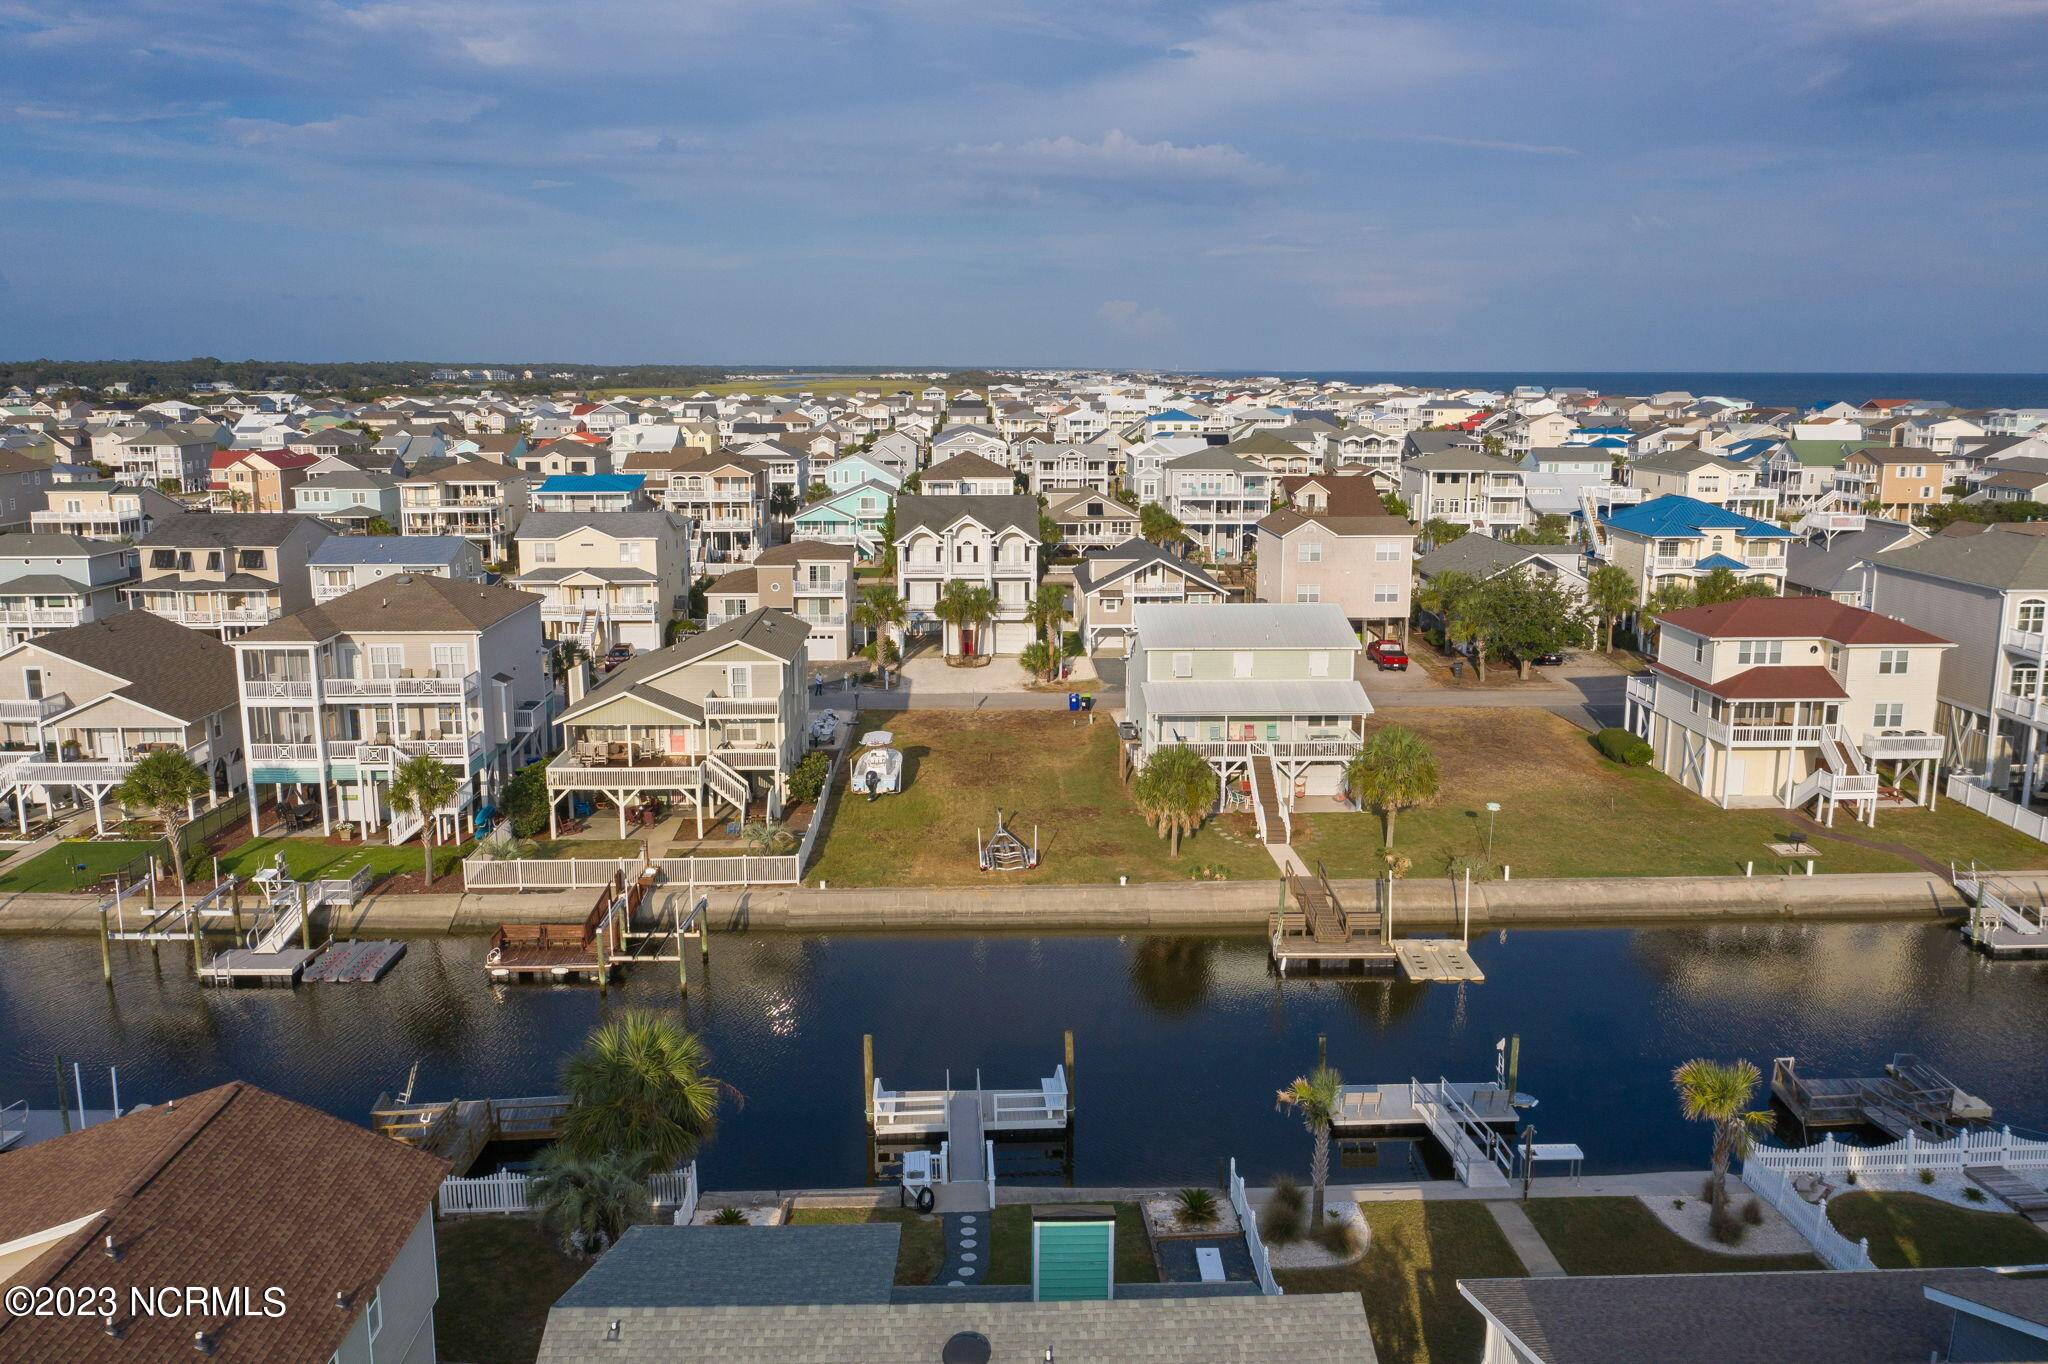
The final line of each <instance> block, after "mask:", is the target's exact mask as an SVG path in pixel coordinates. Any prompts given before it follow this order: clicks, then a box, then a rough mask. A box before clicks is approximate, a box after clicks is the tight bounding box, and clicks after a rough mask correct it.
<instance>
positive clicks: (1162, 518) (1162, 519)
mask: <svg viewBox="0 0 2048 1364" xmlns="http://www.w3.org/2000/svg"><path fill="white" fill-rule="evenodd" d="M1138 534H1139V535H1141V536H1143V537H1144V538H1145V539H1147V540H1149V541H1151V542H1152V543H1153V544H1155V545H1161V546H1166V545H1177V544H1179V543H1181V542H1182V541H1184V540H1186V539H1187V538H1188V528H1187V527H1186V526H1184V525H1182V524H1181V523H1180V518H1179V517H1177V516H1175V515H1174V514H1173V513H1172V512H1170V511H1168V510H1167V509H1166V508H1164V507H1162V506H1160V505H1159V504H1158V503H1157V502H1147V503H1146V504H1145V505H1144V506H1142V507H1140V508H1139V509H1138Z"/></svg>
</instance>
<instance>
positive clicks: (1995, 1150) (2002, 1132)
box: [1742, 1127, 2048, 1175]
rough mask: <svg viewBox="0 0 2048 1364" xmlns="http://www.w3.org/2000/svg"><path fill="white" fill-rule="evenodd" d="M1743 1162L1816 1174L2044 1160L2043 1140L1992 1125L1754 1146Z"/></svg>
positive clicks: (2047, 1161) (2047, 1156)
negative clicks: (1883, 1139)
mask: <svg viewBox="0 0 2048 1364" xmlns="http://www.w3.org/2000/svg"><path fill="white" fill-rule="evenodd" d="M1742 1165H1743V1168H1744V1169H1745V1170H1748V1169H1765V1170H1780V1171H1784V1172H1785V1173H1788V1174H1797V1173H1800V1172H1810V1173H1813V1174H1819V1175H1839V1174H1847V1173H1849V1172H1850V1171H1852V1170H1853V1171H1856V1172H1857V1173H1859V1174H1860V1173H1862V1172H1863V1171H1866V1170H1869V1171H1879V1170H1890V1171H1899V1172H1907V1173H1910V1172H1911V1171H1914V1170H1961V1169H1963V1168H1964V1167H1965V1166H1969V1165H2003V1166H2006V1167H2007V1168H2008V1169H2017V1168H2023V1167H2033V1168H2039V1167H2041V1166H2048V1141H2030V1140H2028V1139H2027V1138H2025V1137H2016V1136H2014V1135H2013V1134H2012V1129H2011V1128H2010V1127H2001V1128H1999V1129H1998V1130H1997V1131H1995V1132H1993V1131H1988V1130H1987V1131H1981V1132H1964V1133H1962V1134H1961V1135H1960V1136H1955V1137H1951V1138H1949V1139H1948V1140H1947V1141H1928V1140H1926V1139H1925V1138H1923V1137H1916V1136H1914V1135H1913V1134H1912V1133H1910V1132H1908V1133H1907V1134H1906V1136H1905V1138H1904V1139H1903V1140H1901V1141H1895V1142H1891V1143H1889V1144H1888V1145H1885V1146H1852V1145H1850V1144H1849V1143H1847V1142H1841V1141H1836V1140H1835V1138H1834V1137H1833V1135H1832V1134H1831V1135H1829V1136H1827V1137H1826V1138H1824V1139H1822V1140H1820V1141H1817V1142H1815V1143H1814V1144H1813V1145H1811V1146H1801V1147H1798V1148H1797V1149H1794V1150H1785V1149H1781V1148H1778V1147H1773V1146H1756V1147H1754V1148H1752V1149H1751V1151H1750V1153H1749V1155H1748V1157H1747V1158H1745V1159H1744V1160H1743V1162H1742Z"/></svg>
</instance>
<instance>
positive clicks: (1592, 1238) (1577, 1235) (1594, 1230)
mask: <svg viewBox="0 0 2048 1364" xmlns="http://www.w3.org/2000/svg"><path fill="white" fill-rule="evenodd" d="M1522 1207H1523V1210H1524V1211H1526V1212H1527V1213H1528V1214H1529V1220H1530V1221H1531V1222H1534V1223H1535V1224H1536V1230H1537V1231H1539V1232H1541V1233H1542V1234H1543V1240H1544V1242H1545V1244H1547V1245H1548V1246H1549V1247H1550V1250H1551V1253H1552V1254H1553V1255H1555V1256H1557V1262H1558V1263H1559V1264H1561V1265H1563V1266H1564V1272H1565V1273H1567V1274H1714V1273H1725V1272H1727V1271H1729V1270H1744V1269H1758V1270H1761V1269H1821V1268H1823V1267H1824V1266H1823V1265H1822V1264H1821V1262H1820V1260H1819V1258H1818V1257H1816V1256H1813V1255H1723V1254H1721V1253H1720V1252H1719V1251H1713V1250H1704V1249H1702V1248H1700V1247H1699V1246H1696V1245H1694V1244H1693V1243H1692V1242H1690V1241H1688V1240H1686V1239H1685V1238H1684V1237H1682V1236H1680V1235H1678V1234H1677V1233H1676V1232H1674V1231H1671V1230H1669V1229H1668V1228H1666V1227H1665V1225H1664V1224H1663V1223H1662V1222H1659V1221H1658V1220H1657V1214H1655V1213H1653V1212H1651V1211H1650V1210H1649V1209H1648V1208H1646V1207H1644V1206H1643V1202H1642V1200H1641V1199H1639V1198H1532V1199H1530V1200H1529V1201H1528V1202H1527V1203H1525V1204H1523V1205H1522Z"/></svg>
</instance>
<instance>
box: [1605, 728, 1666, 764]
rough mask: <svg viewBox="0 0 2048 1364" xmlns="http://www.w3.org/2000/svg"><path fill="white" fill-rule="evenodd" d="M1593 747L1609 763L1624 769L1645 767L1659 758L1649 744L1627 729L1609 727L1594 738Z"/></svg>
mask: <svg viewBox="0 0 2048 1364" xmlns="http://www.w3.org/2000/svg"><path fill="white" fill-rule="evenodd" d="M1593 746H1594V747H1595V748H1597V749H1599V750H1600V752H1601V753H1602V754H1604V755H1605V756H1606V757H1607V758H1608V760H1609V761H1611V762H1618V763H1620V764H1621V765H1622V766H1623V767H1644V766H1647V765H1648V764H1649V761H1650V759H1652V758H1654V757H1656V756H1657V753H1656V750H1655V749H1653V748H1651V747H1650V745H1649V744H1647V743H1645V742H1644V741H1643V740H1642V739H1640V738H1637V737H1636V736H1635V735H1633V734H1631V733H1629V732H1628V731H1627V730H1625V729H1615V728H1612V727H1609V728H1607V729H1603V730H1601V731H1600V732H1599V733H1598V734H1595V735H1594V736H1593Z"/></svg>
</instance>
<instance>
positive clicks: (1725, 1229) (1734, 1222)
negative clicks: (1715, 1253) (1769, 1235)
mask: <svg viewBox="0 0 2048 1364" xmlns="http://www.w3.org/2000/svg"><path fill="white" fill-rule="evenodd" d="M1748 1232H1749V1228H1748V1227H1745V1226H1743V1225H1742V1222H1741V1220H1740V1219H1739V1218H1737V1217H1736V1216H1735V1214H1734V1213H1732V1212H1730V1211H1728V1209H1726V1208H1716V1209H1714V1210H1713V1212H1711V1213H1709V1214H1708V1215H1707V1234H1708V1235H1709V1236H1711V1237H1713V1238H1714V1239H1715V1240H1716V1241H1719V1242H1720V1243H1721V1244H1722V1245H1724V1246H1739V1245H1741V1244H1742V1238H1743V1237H1744V1236H1745V1235H1747V1234H1748Z"/></svg>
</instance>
